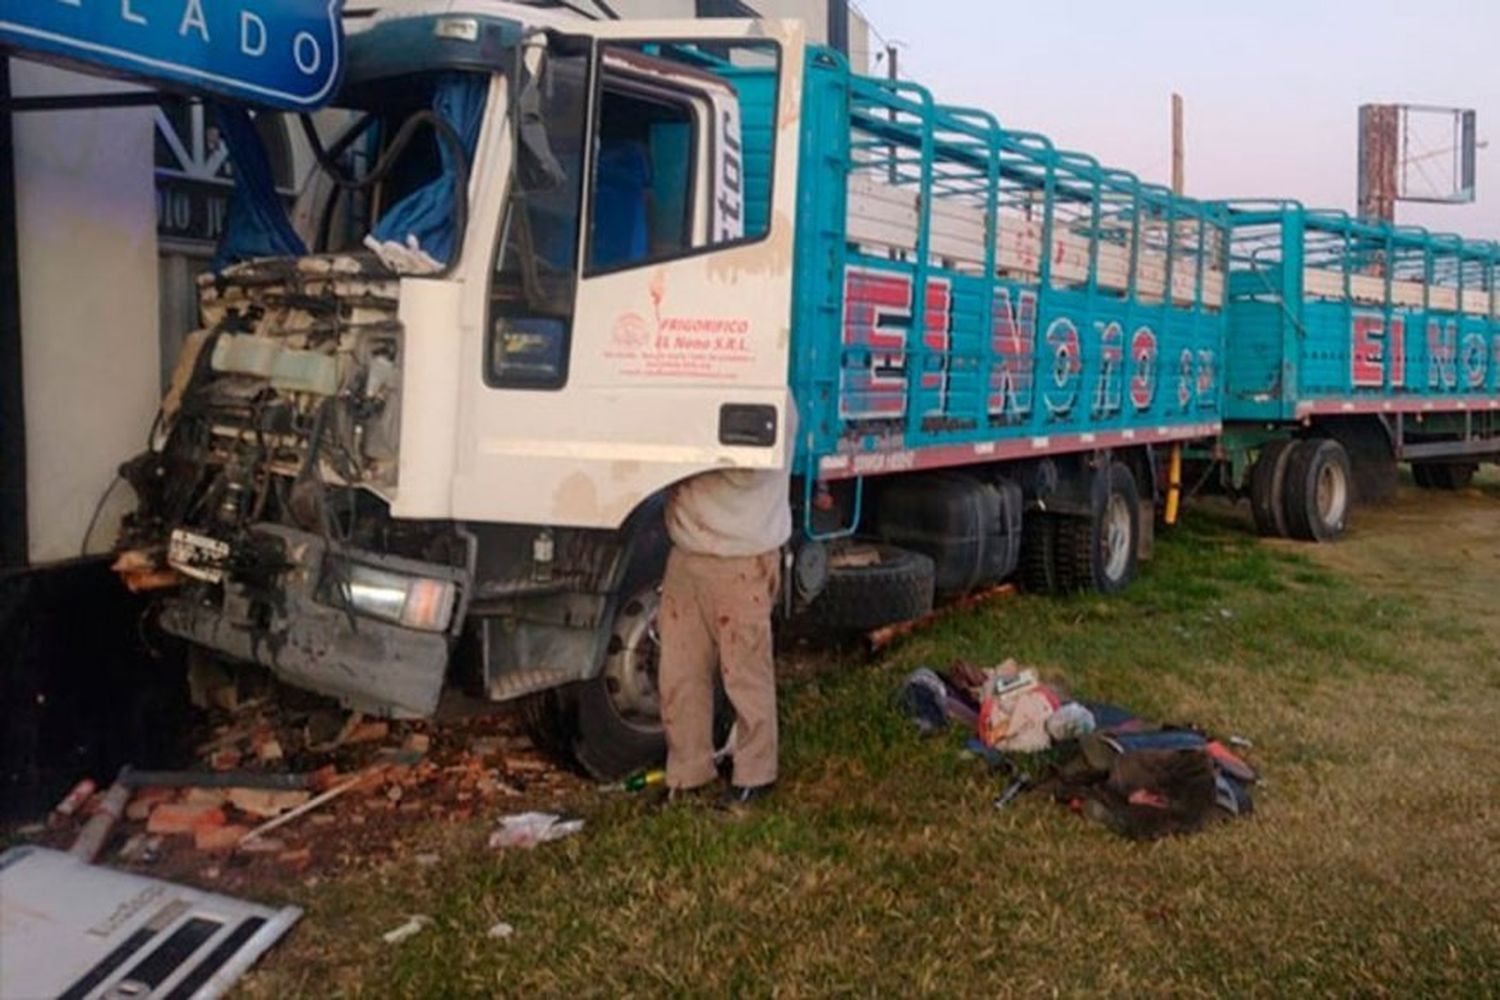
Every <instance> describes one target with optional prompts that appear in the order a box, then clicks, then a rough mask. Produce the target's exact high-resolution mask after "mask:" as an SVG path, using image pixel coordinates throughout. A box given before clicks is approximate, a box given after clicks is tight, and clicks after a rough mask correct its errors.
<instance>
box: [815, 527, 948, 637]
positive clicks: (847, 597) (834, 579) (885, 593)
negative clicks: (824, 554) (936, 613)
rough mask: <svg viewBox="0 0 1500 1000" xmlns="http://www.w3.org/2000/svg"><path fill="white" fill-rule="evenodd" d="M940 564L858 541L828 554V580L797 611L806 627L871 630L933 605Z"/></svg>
mask: <svg viewBox="0 0 1500 1000" xmlns="http://www.w3.org/2000/svg"><path fill="white" fill-rule="evenodd" d="M936 583H937V567H936V565H935V564H934V563H933V561H932V560H931V559H930V558H928V557H927V556H924V555H921V554H920V553H917V552H911V551H909V550H907V549H899V548H896V547H895V546H894V545H880V544H875V543H864V542H860V543H856V544H854V545H849V546H845V547H843V548H842V549H839V550H836V551H834V552H832V553H831V554H830V555H829V558H828V583H827V585H826V586H825V587H824V588H823V592H822V593H821V594H819V595H818V597H817V599H816V600H814V601H813V602H812V603H811V604H809V605H808V606H807V607H806V608H805V609H804V610H803V611H802V612H801V614H799V615H798V616H797V625H798V626H799V628H800V629H801V630H803V631H807V632H814V633H816V632H823V633H849V632H868V631H870V630H871V629H877V628H881V627H882V626H885V625H893V624H895V623H897V622H906V621H912V620H914V619H917V618H921V617H922V616H923V615H925V614H928V613H929V612H931V611H932V600H933V593H934V590H935V587H936Z"/></svg>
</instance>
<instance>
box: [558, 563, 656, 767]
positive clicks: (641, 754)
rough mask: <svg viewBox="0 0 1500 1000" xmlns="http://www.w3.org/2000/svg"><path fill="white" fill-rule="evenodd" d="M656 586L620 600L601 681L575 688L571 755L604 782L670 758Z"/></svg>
mask: <svg viewBox="0 0 1500 1000" xmlns="http://www.w3.org/2000/svg"><path fill="white" fill-rule="evenodd" d="M660 607H661V591H660V588H659V586H658V585H657V584H656V583H654V582H653V583H650V584H648V585H646V586H643V587H641V588H639V589H638V590H636V591H635V592H634V593H633V594H630V595H629V596H627V597H625V598H624V599H622V600H621V601H620V605H619V607H618V608H617V609H616V610H615V620H614V624H613V627H612V632H611V635H610V638H609V645H608V647H607V649H606V650H605V654H604V669H603V670H602V671H601V672H600V674H599V676H598V677H595V678H593V679H591V680H587V681H584V682H582V683H581V684H578V685H576V687H575V688H574V697H575V699H576V721H575V725H574V729H573V733H572V750H573V756H574V758H575V759H576V760H577V761H578V763H579V764H581V765H582V766H583V768H584V770H586V771H588V773H589V774H591V775H593V776H594V777H595V778H598V779H599V780H600V781H618V780H620V779H621V778H625V777H627V776H629V775H631V774H634V773H635V772H637V771H639V770H641V769H643V768H646V767H650V766H652V765H654V764H660V763H661V762H662V761H663V760H665V759H666V755H667V739H666V735H665V733H664V732H663V731H662V725H661V697H660V694H659V692H658V689H657V684H656V670H657V664H658V662H659V660H660V656H661V646H660V642H659V638H658V635H657V631H656V613H657V611H658V610H659V609H660Z"/></svg>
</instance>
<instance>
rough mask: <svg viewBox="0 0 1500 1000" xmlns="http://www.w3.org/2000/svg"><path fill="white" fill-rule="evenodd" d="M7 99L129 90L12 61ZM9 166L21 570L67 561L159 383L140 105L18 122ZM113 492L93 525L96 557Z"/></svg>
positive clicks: (145, 135) (142, 428) (146, 152)
mask: <svg viewBox="0 0 1500 1000" xmlns="http://www.w3.org/2000/svg"><path fill="white" fill-rule="evenodd" d="M10 67H11V70H10V78H11V89H12V93H13V94H14V95H15V96H16V97H32V96H43V95H56V94H98V93H105V92H115V91H120V90H124V89H127V88H125V87H123V86H121V85H118V84H114V83H111V82H109V81H105V80H101V79H98V78H96V77H90V76H81V75H78V74H74V73H68V72H64V71H62V70H58V69H54V68H52V67H50V66H43V65H39V64H37V63H29V62H24V61H22V60H19V59H12V60H11V63H10ZM14 122H15V133H14V134H15V172H16V214H17V219H16V223H17V235H18V241H17V243H18V247H17V249H18V254H19V258H20V267H19V270H20V287H21V351H22V377H23V381H24V393H25V400H26V491H27V521H28V523H27V529H28V532H29V535H30V543H31V544H30V555H31V561H32V563H33V564H43V563H48V562H54V561H56V560H60V559H69V558H73V557H76V556H77V555H78V554H79V551H80V546H81V545H82V544H83V536H84V532H85V530H86V529H87V527H88V523H89V518H90V516H91V515H92V514H93V512H94V508H95V505H96V504H98V502H99V498H100V497H101V496H102V495H103V494H104V492H105V490H106V489H108V488H109V485H110V483H111V482H112V481H113V480H114V478H115V470H116V469H117V468H118V466H119V464H120V463H121V462H122V461H124V460H125V459H127V458H129V457H130V456H132V455H134V454H136V453H138V452H140V451H141V450H142V449H143V448H144V446H145V442H146V434H147V431H148V430H149V428H150V424H151V419H152V417H153V415H154V414H155V412H156V406H157V401H158V386H159V375H158V372H159V353H160V348H159V346H158V313H157V248H156V193H155V188H154V186H153V175H152V155H153V146H152V141H153V140H152V110H151V109H150V108H124V109H113V110H104V111H95V110H86V111H56V112H53V111H49V112H27V113H24V114H17V115H16V116H15V117H14ZM130 505H131V495H130V489H129V488H128V487H126V486H124V485H123V484H121V485H120V486H119V487H118V488H117V489H116V490H115V491H114V495H113V496H112V497H111V503H110V504H109V505H108V507H107V508H106V510H105V512H104V516H103V517H101V519H100V523H99V525H98V527H97V528H96V529H95V531H94V533H93V536H92V540H91V544H90V546H89V548H90V550H91V551H95V552H97V551H104V550H107V549H108V548H109V547H110V545H111V543H112V542H113V540H114V533H115V527H116V525H117V523H118V520H119V517H120V515H121V514H122V513H123V512H124V510H126V509H128V508H129V506H130Z"/></svg>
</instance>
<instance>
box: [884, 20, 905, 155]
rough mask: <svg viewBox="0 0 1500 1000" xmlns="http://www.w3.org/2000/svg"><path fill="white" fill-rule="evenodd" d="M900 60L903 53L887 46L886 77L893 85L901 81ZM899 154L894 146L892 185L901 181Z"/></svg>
mask: <svg viewBox="0 0 1500 1000" xmlns="http://www.w3.org/2000/svg"><path fill="white" fill-rule="evenodd" d="M900 60H901V52H900V50H899V49H897V48H896V46H895V45H893V44H887V45H886V47H885V75H886V78H887V79H888V80H890V81H891V82H892V83H895V82H896V81H897V80H899V79H901V62H900ZM895 122H896V109H895V108H894V107H892V108H891V124H895ZM898 153H899V150H898V149H897V147H896V146H894V145H893V146H891V165H890V179H891V183H892V184H895V183H896V182H897V181H898V180H900V171H899V170H898V169H897V164H896V157H897V155H898Z"/></svg>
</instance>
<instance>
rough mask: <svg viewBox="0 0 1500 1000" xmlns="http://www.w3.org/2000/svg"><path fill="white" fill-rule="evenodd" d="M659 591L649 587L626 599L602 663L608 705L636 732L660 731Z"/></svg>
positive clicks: (617, 616) (616, 620)
mask: <svg viewBox="0 0 1500 1000" xmlns="http://www.w3.org/2000/svg"><path fill="white" fill-rule="evenodd" d="M660 610H661V592H660V591H658V590H657V589H656V588H654V587H653V588H650V589H647V590H644V591H641V592H640V593H638V594H636V595H635V596H634V597H632V598H630V599H629V600H627V601H626V602H625V603H624V604H623V605H622V606H621V608H620V613H619V614H618V615H616V616H615V631H614V635H613V636H612V637H611V638H610V641H609V658H608V659H607V660H606V661H605V664H604V685H605V690H607V691H608V692H609V701H610V704H611V705H612V706H613V707H614V710H615V712H616V714H618V715H619V716H620V718H621V719H623V720H624V721H625V722H627V723H629V724H630V725H632V726H635V727H636V728H639V729H659V728H661V689H660V687H659V685H658V681H657V672H658V668H659V666H660V664H661V633H660V632H659V630H658V628H657V613H658V612H659V611H660Z"/></svg>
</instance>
